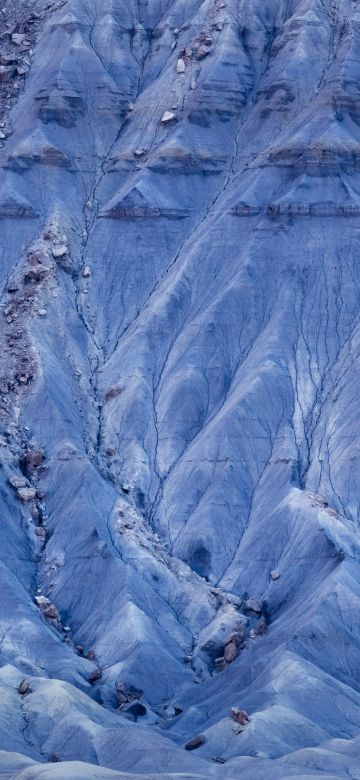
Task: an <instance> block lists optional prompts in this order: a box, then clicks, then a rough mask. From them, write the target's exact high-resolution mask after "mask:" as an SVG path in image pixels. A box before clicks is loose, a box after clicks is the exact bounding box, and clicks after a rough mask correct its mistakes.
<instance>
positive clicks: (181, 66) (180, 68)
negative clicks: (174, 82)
mask: <svg viewBox="0 0 360 780" xmlns="http://www.w3.org/2000/svg"><path fill="white" fill-rule="evenodd" d="M185 70H186V66H185V62H184V60H183V59H182V58H181V57H180V58H179V59H178V61H177V63H176V72H177V73H185Z"/></svg>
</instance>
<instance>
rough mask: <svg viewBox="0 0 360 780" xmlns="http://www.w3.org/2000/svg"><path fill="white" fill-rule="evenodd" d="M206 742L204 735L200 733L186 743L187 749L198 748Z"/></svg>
mask: <svg viewBox="0 0 360 780" xmlns="http://www.w3.org/2000/svg"><path fill="white" fill-rule="evenodd" d="M204 742H206V740H205V737H204V735H203V734H198V735H197V736H196V737H193V738H192V739H190V740H189V742H187V743H186V745H185V750H196V749H197V748H199V747H200V746H201V745H203V744H204Z"/></svg>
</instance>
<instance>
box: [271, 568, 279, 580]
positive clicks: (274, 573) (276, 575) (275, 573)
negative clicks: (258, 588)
mask: <svg viewBox="0 0 360 780" xmlns="http://www.w3.org/2000/svg"><path fill="white" fill-rule="evenodd" d="M270 577H271V579H272V580H278V579H280V574H279V572H278V571H277V570H276V569H274V570H273V571H271V572H270Z"/></svg>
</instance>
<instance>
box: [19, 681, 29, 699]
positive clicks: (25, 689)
mask: <svg viewBox="0 0 360 780" xmlns="http://www.w3.org/2000/svg"><path fill="white" fill-rule="evenodd" d="M18 692H19V693H20V694H21V696H24V695H25V693H30V692H31V688H30V683H29V680H21V683H20V685H19V687H18Z"/></svg>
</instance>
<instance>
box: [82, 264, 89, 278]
mask: <svg viewBox="0 0 360 780" xmlns="http://www.w3.org/2000/svg"><path fill="white" fill-rule="evenodd" d="M82 275H83V277H84V279H89V278H90V276H91V268H90V266H89V265H86V266H85V267H84V268H83V272H82Z"/></svg>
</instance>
